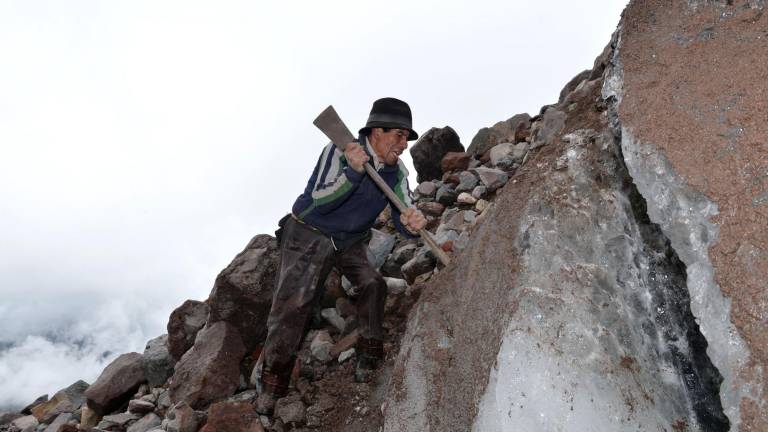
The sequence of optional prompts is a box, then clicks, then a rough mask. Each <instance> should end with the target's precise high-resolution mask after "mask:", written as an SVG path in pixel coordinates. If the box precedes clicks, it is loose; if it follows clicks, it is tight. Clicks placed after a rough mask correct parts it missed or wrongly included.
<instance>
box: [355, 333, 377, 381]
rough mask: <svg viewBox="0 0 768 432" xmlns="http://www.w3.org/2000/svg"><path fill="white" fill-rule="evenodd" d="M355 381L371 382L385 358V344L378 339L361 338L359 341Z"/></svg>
mask: <svg viewBox="0 0 768 432" xmlns="http://www.w3.org/2000/svg"><path fill="white" fill-rule="evenodd" d="M357 352H358V354H357V364H356V365H355V381H356V382H369V381H370V380H371V379H372V378H373V375H374V373H375V372H376V368H377V367H378V366H379V363H380V362H381V360H382V359H383V358H384V344H383V342H382V341H380V340H377V339H366V338H360V340H358V342H357Z"/></svg>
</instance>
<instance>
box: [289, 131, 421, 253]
mask: <svg viewBox="0 0 768 432" xmlns="http://www.w3.org/2000/svg"><path fill="white" fill-rule="evenodd" d="M359 142H365V146H364V148H365V151H366V153H368V155H369V156H370V157H371V160H372V161H373V166H374V167H375V168H376V171H377V172H378V173H379V175H380V176H381V177H382V178H383V179H384V181H385V182H386V183H387V184H388V185H389V186H390V187H391V188H392V190H393V191H394V192H395V194H396V195H397V196H398V197H399V198H400V199H401V200H402V201H403V203H404V204H405V205H406V206H410V205H411V195H410V190H409V189H408V170H407V169H406V168H405V165H404V164H403V161H401V160H398V161H397V165H393V166H388V165H385V164H384V163H381V162H379V160H378V158H377V157H376V155H375V153H374V152H373V148H372V147H371V146H370V144H369V143H368V140H367V138H366V137H365V136H361V137H360V140H359ZM387 204H389V200H388V199H387V197H386V196H385V195H384V192H382V191H381V190H380V189H379V187H378V186H376V183H374V182H373V180H372V179H371V178H370V177H369V176H368V175H367V174H366V173H365V172H363V173H358V172H357V171H355V170H353V169H352V168H351V167H349V166H348V165H347V161H346V158H345V157H344V153H343V152H342V151H341V150H339V149H338V148H336V146H334V145H333V143H329V144H328V145H327V146H325V148H324V149H323V152H322V154H320V158H319V160H318V161H317V165H315V170H314V171H313V172H312V176H311V177H310V178H309V181H308V182H307V187H306V189H305V190H304V193H302V194H301V195H300V196H299V197H298V198H297V199H296V202H295V203H294V204H293V214H294V215H295V216H296V217H297V218H299V219H300V220H302V221H303V222H306V223H308V224H310V225H312V226H314V227H315V228H317V229H319V230H320V231H322V232H323V233H325V234H326V235H330V236H332V237H333V238H334V239H336V240H340V241H342V242H343V241H345V240H351V239H355V238H358V237H361V236H363V235H365V234H367V232H368V230H369V229H370V228H371V227H372V226H373V223H374V222H375V220H376V217H377V216H378V215H379V214H380V213H381V212H382V210H384V208H385V207H386V206H387ZM392 218H393V221H394V223H395V226H396V227H397V229H398V231H400V232H401V233H403V234H404V235H406V236H407V237H413V235H412V234H410V233H409V232H408V231H407V230H406V229H405V227H403V226H402V224H401V223H400V212H399V211H397V209H396V208H395V207H394V206H393V207H392Z"/></svg>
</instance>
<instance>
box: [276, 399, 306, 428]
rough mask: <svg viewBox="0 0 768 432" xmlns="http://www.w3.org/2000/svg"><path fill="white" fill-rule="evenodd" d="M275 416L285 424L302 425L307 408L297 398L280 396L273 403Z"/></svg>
mask: <svg viewBox="0 0 768 432" xmlns="http://www.w3.org/2000/svg"><path fill="white" fill-rule="evenodd" d="M275 417H276V418H279V419H280V420H282V421H283V423H285V424H291V423H293V424H296V425H302V424H304V423H305V422H306V421H307V408H306V407H305V406H304V403H303V402H302V401H301V399H299V398H290V397H286V398H282V399H279V400H278V401H277V403H276V404H275Z"/></svg>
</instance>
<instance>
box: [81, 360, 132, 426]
mask: <svg viewBox="0 0 768 432" xmlns="http://www.w3.org/2000/svg"><path fill="white" fill-rule="evenodd" d="M142 359H143V358H142V356H141V354H139V353H136V352H132V353H127V354H123V355H121V356H120V357H118V358H116V359H115V360H113V361H112V363H110V364H109V365H108V366H107V367H106V368H105V369H104V371H103V372H102V373H101V375H99V378H98V379H96V381H95V382H94V383H93V384H91V386H90V387H88V389H87V390H86V391H85V397H86V399H87V402H88V407H89V408H90V409H92V410H93V411H94V412H95V413H96V414H97V415H104V414H107V413H110V412H112V411H113V410H115V409H116V408H118V407H119V406H120V405H122V404H124V403H125V402H127V401H128V399H130V397H131V396H133V394H134V393H135V392H136V390H138V388H139V386H140V385H141V384H142V383H143V382H145V381H146V375H145V374H144V365H143V361H142Z"/></svg>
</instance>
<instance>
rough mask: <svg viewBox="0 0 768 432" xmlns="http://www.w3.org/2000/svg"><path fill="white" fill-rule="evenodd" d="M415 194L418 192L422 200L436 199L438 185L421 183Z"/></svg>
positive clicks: (427, 182)
mask: <svg viewBox="0 0 768 432" xmlns="http://www.w3.org/2000/svg"><path fill="white" fill-rule="evenodd" d="M414 192H416V193H417V194H418V196H419V197H420V198H434V197H435V192H437V185H435V184H434V183H433V182H431V181H425V182H421V183H419V185H418V186H416V190H415V191H414Z"/></svg>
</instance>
